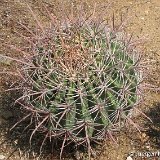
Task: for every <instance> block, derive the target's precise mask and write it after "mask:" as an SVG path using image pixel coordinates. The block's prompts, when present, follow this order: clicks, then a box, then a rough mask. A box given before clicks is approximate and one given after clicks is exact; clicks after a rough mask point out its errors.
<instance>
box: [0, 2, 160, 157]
mask: <svg viewBox="0 0 160 160" xmlns="http://www.w3.org/2000/svg"><path fill="white" fill-rule="evenodd" d="M26 2H27V3H28V4H29V5H30V6H31V7H32V8H33V10H34V12H35V13H36V14H37V15H38V17H39V18H40V19H41V21H42V22H43V23H44V24H46V23H47V20H48V19H47V18H46V16H45V14H44V12H43V9H42V8H43V7H42V2H44V3H45V4H46V5H48V6H49V7H51V8H52V9H53V11H54V12H57V13H58V11H57V10H56V6H57V4H59V3H61V2H62V0H61V1H60V0H56V1H55V0H53V1H52V0H0V54H5V55H10V56H12V57H18V56H20V53H17V52H16V51H13V50H11V49H9V48H8V47H6V46H4V45H3V44H4V43H7V44H13V45H15V46H22V45H25V44H24V43H23V42H22V39H21V38H20V37H19V36H18V35H17V33H16V32H19V33H23V34H25V30H24V29H23V28H22V27H21V26H20V25H18V23H17V22H19V21H20V22H22V23H23V24H25V25H27V26H29V27H34V25H33V24H34V20H33V17H32V16H31V15H30V14H29V11H28V9H27V7H26ZM71 2H72V3H73V4H77V3H80V2H82V4H84V5H85V6H91V7H92V6H93V4H94V3H95V2H94V1H92V0H82V1H78V0H72V1H71V0H68V1H67V0H64V1H63V3H65V4H66V9H67V6H68V4H69V3H71ZM107 2H109V3H111V7H110V9H106V10H105V7H103V8H104V16H106V17H107V16H109V15H110V14H112V13H113V11H114V13H115V17H117V19H118V17H120V14H122V15H123V17H124V18H125V17H128V18H129V19H128V25H127V28H126V30H127V31H128V32H129V33H133V36H134V38H143V39H145V43H144V44H143V45H142V46H141V49H142V50H143V52H144V55H145V56H146V59H147V60H148V63H149V64H151V67H150V68H149V71H150V72H149V77H148V79H147V81H148V82H149V83H150V84H152V85H156V86H157V88H158V87H160V27H159V24H160V1H159V0H114V2H112V0H108V1H104V0H97V3H98V4H100V5H101V6H105V5H106V4H107ZM88 8H89V7H88ZM106 13H107V14H106ZM10 69H11V70H12V69H14V64H13V62H12V61H9V60H6V59H2V58H0V71H3V72H5V71H6V70H10ZM13 81H15V78H14V76H8V75H6V74H3V76H1V77H0V90H1V95H0V144H1V145H0V160H3V159H9V160H23V159H25V160H28V159H32V160H33V159H38V158H37V150H36V149H35V148H36V146H37V145H38V143H39V141H38V142H37V141H34V143H35V144H33V147H32V148H30V147H29V144H28V141H27V135H25V134H24V135H22V134H21V130H20V129H21V128H19V129H16V130H15V131H12V132H9V126H10V125H11V124H12V122H13V121H15V119H16V118H17V115H16V116H15V112H16V110H15V109H13V107H11V104H12V103H13V98H14V97H15V96H16V95H15V93H8V92H7V93H4V92H3V91H4V89H6V87H7V86H8V85H10V84H11V83H12V82H13ZM141 108H142V110H143V111H144V112H145V113H146V114H147V115H148V116H149V117H150V118H151V119H152V121H153V123H150V122H148V120H146V119H144V118H142V116H141V115H137V116H136V117H135V121H136V122H137V123H138V124H139V125H142V126H145V128H146V130H143V131H142V133H139V132H138V131H137V130H136V129H135V128H133V127H132V126H130V127H129V129H126V128H124V129H122V131H121V132H120V133H117V134H116V137H117V142H118V145H115V143H113V142H112V141H109V140H108V141H107V142H106V143H105V145H104V146H103V148H97V153H99V154H98V158H99V160H107V159H108V160H125V159H126V157H127V156H128V154H129V153H131V152H135V153H136V154H137V153H138V152H142V151H155V152H156V151H159V152H160V124H159V122H160V94H159V92H158V91H157V92H156V91H155V90H153V91H151V92H150V93H149V94H147V98H146V99H145V105H143V106H141ZM13 110H14V112H13ZM36 142H37V143H36ZM100 149H101V150H102V152H100ZM57 153H58V151H55V153H54V154H52V155H51V154H49V153H48V152H46V153H45V154H44V155H42V156H41V159H48V160H56V159H58V158H57ZM76 155H77V156H76ZM73 156H74V157H77V159H78V157H79V160H80V159H82V160H85V155H83V154H82V153H80V152H76V153H72V156H70V154H67V153H66V157H69V158H65V159H70V160H71V159H74V158H71V157H73ZM95 159H96V158H95ZM134 159H135V160H136V159H137V160H140V159H141V158H140V157H137V158H136V157H134ZM150 159H153V157H152V158H150ZM159 159H160V158H159ZM147 160H149V158H148V159H147Z"/></svg>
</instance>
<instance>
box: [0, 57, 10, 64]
mask: <svg viewBox="0 0 160 160" xmlns="http://www.w3.org/2000/svg"><path fill="white" fill-rule="evenodd" d="M11 62H12V60H10V59H8V58H6V57H2V56H0V63H2V64H5V65H11Z"/></svg>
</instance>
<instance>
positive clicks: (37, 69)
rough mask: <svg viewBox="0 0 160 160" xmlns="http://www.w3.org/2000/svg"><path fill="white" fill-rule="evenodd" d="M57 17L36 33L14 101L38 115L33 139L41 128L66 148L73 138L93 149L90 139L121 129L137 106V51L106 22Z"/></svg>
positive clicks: (95, 139)
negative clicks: (61, 141)
mask: <svg viewBox="0 0 160 160" xmlns="http://www.w3.org/2000/svg"><path fill="white" fill-rule="evenodd" d="M52 20H53V19H52ZM53 21H54V23H53V24H52V25H51V27H50V28H44V27H42V26H41V25H39V28H41V30H38V31H39V32H38V34H37V35H34V33H32V35H33V36H34V38H33V42H32V43H31V45H30V47H29V52H30V53H32V54H31V55H29V56H28V55H26V57H25V63H23V62H24V61H23V62H22V61H20V62H22V65H21V77H23V78H22V82H24V80H25V83H22V84H21V85H23V96H22V97H20V98H18V99H17V100H16V102H18V103H19V104H21V105H22V107H23V109H25V110H27V111H29V113H30V114H28V115H27V116H26V117H29V116H31V117H32V119H33V117H34V118H35V120H34V121H32V123H34V124H35V129H34V131H33V132H32V135H31V138H32V136H33V135H34V134H35V132H37V131H39V132H40V131H42V132H43V133H44V134H45V135H46V138H47V137H51V138H55V139H61V140H63V144H62V148H61V149H62V150H63V147H64V146H65V145H66V144H67V143H70V142H74V143H75V144H76V145H85V146H87V147H88V151H89V153H90V150H91V144H90V143H91V142H92V141H99V140H103V139H105V137H106V135H107V134H108V133H109V132H110V131H111V130H112V129H113V130H114V129H117V128H119V126H120V125H121V124H122V122H123V121H125V120H126V119H128V115H129V113H130V112H131V110H132V109H133V108H134V107H135V106H136V105H137V103H138V101H139V86H140V81H141V74H140V71H139V65H140V61H139V55H138V54H137V51H136V50H135V49H134V46H132V44H131V43H130V39H129V38H127V36H126V34H125V33H124V32H122V31H119V30H118V29H115V28H112V27H110V26H109V25H108V24H106V22H105V21H97V20H94V19H92V18H89V19H85V20H83V19H77V20H74V21H72V20H67V21H65V22H64V21H63V20H62V21H61V22H59V21H57V20H53ZM24 119H25V118H24ZM24 119H23V120H24ZM61 153H62V152H61Z"/></svg>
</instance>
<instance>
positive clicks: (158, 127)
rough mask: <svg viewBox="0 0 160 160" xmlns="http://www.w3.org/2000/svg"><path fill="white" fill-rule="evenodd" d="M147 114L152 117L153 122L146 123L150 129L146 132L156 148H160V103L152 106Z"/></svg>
mask: <svg viewBox="0 0 160 160" xmlns="http://www.w3.org/2000/svg"><path fill="white" fill-rule="evenodd" d="M146 115H147V116H148V117H150V118H151V120H152V123H151V122H148V123H146V126H147V127H148V130H147V132H146V134H147V135H148V136H149V139H150V141H151V143H152V145H154V147H155V148H157V149H159V148H160V103H158V104H156V105H155V106H154V107H153V108H151V109H150V110H149V111H148V112H147V113H146Z"/></svg>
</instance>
